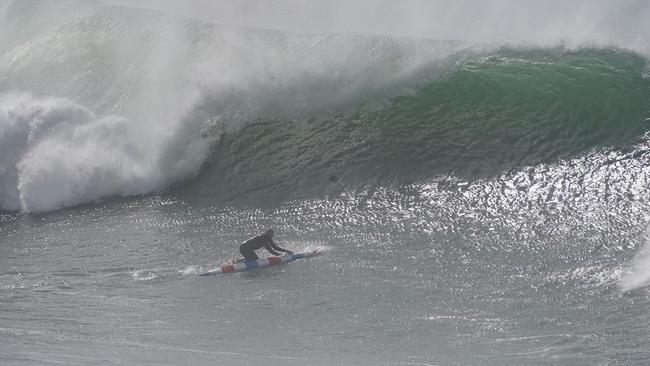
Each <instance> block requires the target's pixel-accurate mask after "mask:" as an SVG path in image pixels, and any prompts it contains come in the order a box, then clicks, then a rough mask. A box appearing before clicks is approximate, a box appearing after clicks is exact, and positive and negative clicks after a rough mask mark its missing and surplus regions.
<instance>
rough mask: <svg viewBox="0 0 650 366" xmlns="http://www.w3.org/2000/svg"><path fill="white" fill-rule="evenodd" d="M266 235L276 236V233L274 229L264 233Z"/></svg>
mask: <svg viewBox="0 0 650 366" xmlns="http://www.w3.org/2000/svg"><path fill="white" fill-rule="evenodd" d="M264 234H266V235H268V236H273V234H275V231H273V229H267V230H266V232H264Z"/></svg>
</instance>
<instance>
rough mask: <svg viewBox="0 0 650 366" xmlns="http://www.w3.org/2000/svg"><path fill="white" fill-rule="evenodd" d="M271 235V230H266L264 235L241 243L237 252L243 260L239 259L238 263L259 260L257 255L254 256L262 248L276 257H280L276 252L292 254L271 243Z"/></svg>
mask: <svg viewBox="0 0 650 366" xmlns="http://www.w3.org/2000/svg"><path fill="white" fill-rule="evenodd" d="M273 234H274V231H273V229H268V230H266V232H265V233H264V234H262V235H258V236H256V237H254V238H250V239H248V240H246V241H245V242H243V243H242V245H240V246H239V252H240V253H241V255H243V256H244V258H242V259H239V260H238V262H247V261H254V260H257V259H259V257H258V256H257V254H255V251H256V250H258V249H262V248H265V249H266V250H268V251H269V253H271V254H273V255H277V256H280V255H282V254H280V253H278V252H285V253H287V254H293V252H292V251H290V250H286V249H284V248H280V247H279V246H277V244H275V243H274V242H273Z"/></svg>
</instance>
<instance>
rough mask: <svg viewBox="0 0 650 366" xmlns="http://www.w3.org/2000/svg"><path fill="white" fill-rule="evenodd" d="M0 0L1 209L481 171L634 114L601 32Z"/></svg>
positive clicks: (556, 148)
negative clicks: (479, 38)
mask: <svg viewBox="0 0 650 366" xmlns="http://www.w3.org/2000/svg"><path fill="white" fill-rule="evenodd" d="M0 5H1V6H0V10H1V12H0V14H2V16H3V17H4V19H7V20H9V21H8V22H3V24H2V25H0V28H2V32H1V33H2V35H0V40H1V42H0V75H2V77H0V94H1V95H2V97H1V98H0V141H2V145H0V150H2V152H3V154H2V156H1V157H0V167H1V169H0V185H1V187H2V188H1V191H0V208H1V209H4V210H22V211H26V212H39V211H48V210H54V209H58V208H61V207H68V206H73V205H77V204H80V203H84V202H93V201H96V200H99V199H101V198H104V197H109V196H128V195H137V194H146V193H149V192H156V191H160V190H166V189H169V187H172V186H173V187H175V188H174V189H175V190H176V191H177V192H179V193H182V194H187V195H190V196H193V197H204V196H208V197H211V198H212V199H213V200H212V202H224V201H226V202H229V203H237V202H260V201H264V200H266V199H269V200H270V201H274V202H277V201H282V200H286V199H292V198H300V197H307V196H310V195H314V194H324V193H329V192H333V191H336V190H340V189H344V188H346V187H351V186H355V185H365V184H385V183H390V182H398V183H399V182H410V181H413V180H427V179H430V178H435V177H439V176H449V175H452V176H457V177H462V178H471V179H477V178H481V177H489V176H492V175H496V174H499V173H500V172H503V171H507V170H508V169H513V168H517V167H521V166H526V165H535V164H539V163H541V162H548V161H553V160H557V159H563V158H569V157H572V156H575V155H577V154H581V153H583V152H585V151H588V150H590V149H597V148H601V147H610V146H618V147H620V148H625V147H626V146H632V145H633V144H634V143H635V142H637V141H638V139H639V138H640V137H641V136H642V135H643V134H644V132H645V131H646V128H647V126H646V123H647V117H648V115H647V114H648V101H649V100H650V99H649V98H648V96H650V93H649V81H648V77H647V61H646V59H645V58H644V57H642V56H640V55H638V54H636V53H634V52H632V51H625V50H621V49H617V48H607V47H605V48H587V49H565V48H562V47H557V48H504V47H497V46H491V45H480V46H476V45H473V46H472V45H468V44H465V43H463V42H458V41H434V40H419V39H408V38H398V37H387V36H367V35H346V34H319V35H301V34H292V33H285V32H280V31H271V30H262V29H253V28H246V27H232V26H224V25H218V24H208V23H201V22H197V21H193V20H191V19H187V18H182V17H176V16H170V15H164V14H160V13H156V12H153V11H149V10H141V9H140V10H137V9H132V8H127V7H117V6H105V5H102V4H100V3H94V2H84V1H82V2H79V1H74V0H70V1H64V2H60V3H56V4H52V3H51V2H47V1H37V0H29V1H20V2H18V1H9V2H7V1H4V2H2V3H1V4H0ZM198 172H200V174H199V175H198V176H197V173H198ZM195 177H196V178H195Z"/></svg>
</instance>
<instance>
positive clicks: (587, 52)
mask: <svg viewBox="0 0 650 366" xmlns="http://www.w3.org/2000/svg"><path fill="white" fill-rule="evenodd" d="M646 71H647V60H646V59H645V58H643V57H641V56H639V55H637V54H635V53H631V52H626V51H622V50H617V49H581V50H575V51H570V50H565V49H559V48H556V49H528V50H526V49H507V48H506V49H500V50H496V51H494V52H488V53H482V54H474V55H472V57H470V58H469V59H468V60H464V61H463V62H461V63H459V64H456V65H454V67H453V69H452V70H450V71H449V72H448V73H447V74H446V75H445V76H443V77H441V78H436V79H434V80H431V81H428V82H427V83H426V84H424V85H422V86H421V87H419V88H417V89H416V90H414V91H413V92H412V93H410V94H407V95H401V96H398V97H394V98H390V99H384V100H374V101H369V102H367V103H362V104H361V106H359V107H358V108H357V109H355V110H354V111H352V112H350V113H348V114H339V115H336V116H332V117H318V118H311V119H297V118H294V119H263V118H260V119H258V120H257V122H256V123H254V124H252V125H249V126H247V127H245V128H242V129H240V130H238V131H237V132H235V133H231V134H225V135H224V136H223V137H222V138H221V140H220V141H219V142H218V143H217V144H216V146H215V148H214V151H213V153H212V156H211V162H210V164H209V165H208V166H207V168H206V169H204V170H203V172H202V173H201V175H200V176H199V178H198V179H197V180H196V181H195V182H194V183H191V184H189V185H188V187H187V190H189V191H191V192H193V194H195V193H196V192H201V195H202V196H212V197H220V199H221V200H225V201H226V202H229V203H232V202H238V201H242V200H243V201H248V202H249V203H251V202H260V201H267V200H269V198H270V197H272V198H271V201H277V199H279V200H287V199H294V198H300V197H304V196H313V195H319V194H323V193H328V192H332V191H336V190H337V189H338V188H339V187H341V186H348V187H349V186H355V185H359V184H362V185H363V184H392V183H396V182H397V183H399V182H407V183H408V182H412V181H418V180H419V181H423V180H427V179H430V178H433V177H440V176H455V177H459V178H460V179H466V180H467V179H469V180H476V179H481V178H485V177H491V176H496V175H498V174H500V173H502V172H504V171H508V170H511V169H517V168H520V167H524V166H534V165H537V164H540V163H549V162H554V161H558V160H561V159H569V158H572V157H574V156H577V155H580V154H584V153H586V152H588V151H591V150H593V149H600V150H607V149H609V148H616V149H623V150H624V149H628V148H632V147H631V146H633V145H634V144H636V143H638V142H639V141H641V139H642V136H644V134H645V133H646V131H647V130H648V122H649V121H650V78H648V77H647V74H646Z"/></svg>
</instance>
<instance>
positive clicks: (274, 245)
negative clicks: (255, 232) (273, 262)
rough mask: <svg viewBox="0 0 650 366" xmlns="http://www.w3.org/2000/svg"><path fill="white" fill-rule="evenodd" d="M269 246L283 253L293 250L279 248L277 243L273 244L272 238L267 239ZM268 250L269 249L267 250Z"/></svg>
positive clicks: (290, 252) (289, 252)
mask: <svg viewBox="0 0 650 366" xmlns="http://www.w3.org/2000/svg"><path fill="white" fill-rule="evenodd" d="M269 246H270V247H271V248H273V249H275V250H277V251H279V252H285V253H287V254H293V252H292V251H290V250H287V249H284V248H280V247H279V246H278V245H277V244H275V243H274V242H273V240H269ZM269 251H270V250H269ZM276 255H279V254H276Z"/></svg>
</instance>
